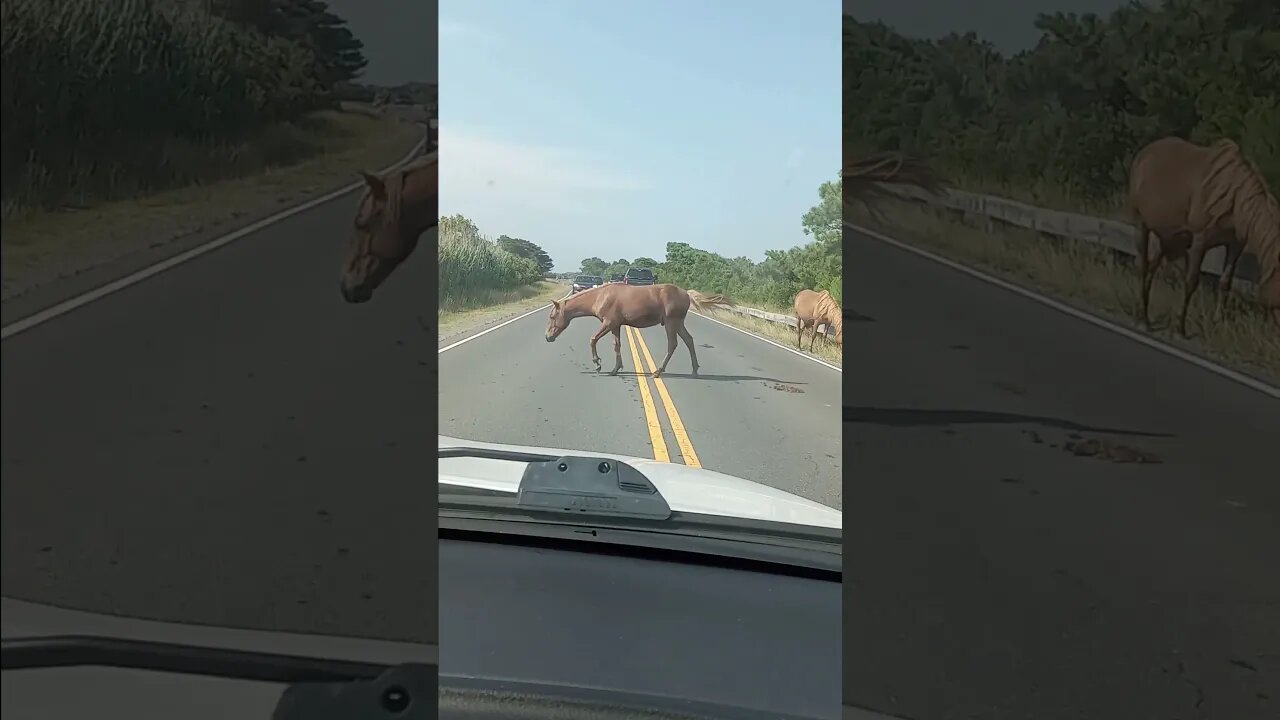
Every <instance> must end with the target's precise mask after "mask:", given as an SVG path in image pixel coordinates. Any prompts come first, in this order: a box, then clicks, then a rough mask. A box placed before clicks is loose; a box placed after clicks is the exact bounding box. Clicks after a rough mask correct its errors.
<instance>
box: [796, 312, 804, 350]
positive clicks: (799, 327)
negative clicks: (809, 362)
mask: <svg viewBox="0 0 1280 720" xmlns="http://www.w3.org/2000/svg"><path fill="white" fill-rule="evenodd" d="M796 349H797V350H803V349H804V321H803V320H801V319H800V318H796Z"/></svg>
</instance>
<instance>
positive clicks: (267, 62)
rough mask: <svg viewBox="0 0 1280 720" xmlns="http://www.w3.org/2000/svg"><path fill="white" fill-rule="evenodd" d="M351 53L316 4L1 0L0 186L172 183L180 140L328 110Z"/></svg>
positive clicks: (50, 193) (338, 27)
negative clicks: (0, 156)
mask: <svg viewBox="0 0 1280 720" xmlns="http://www.w3.org/2000/svg"><path fill="white" fill-rule="evenodd" d="M362 47H363V46H362V45H361V43H360V41H359V40H358V39H356V38H355V37H354V36H353V35H352V33H351V31H350V30H349V29H348V28H347V27H346V26H345V21H344V20H342V18H340V17H338V16H337V15H335V14H334V13H332V12H330V11H329V9H328V6H327V4H326V3H324V2H321V1H320V0H121V1H119V2H98V1H97V0H4V1H3V2H2V3H0V74H2V75H3V82H2V83H0V117H3V129H2V131H0V140H2V141H3V149H4V153H3V165H2V167H0V184H2V185H3V187H2V189H0V194H2V196H3V199H4V201H5V202H6V205H8V204H9V203H10V202H13V201H18V202H23V203H28V204H42V205H56V204H59V203H62V202H64V201H67V200H69V199H75V198H77V197H80V196H85V195H93V194H94V193H95V192H96V193H101V192H102V191H103V189H104V187H124V188H126V190H127V191H130V192H140V191H147V190H152V189H156V188H159V187H165V186H169V185H172V184H174V183H175V180H176V179H175V177H174V173H176V172H178V170H177V169H176V168H178V167H179V166H181V164H182V163H181V162H179V160H180V159H181V158H182V156H183V154H184V153H185V154H192V153H191V151H190V148H191V147H194V146H205V145H216V144H232V143H236V142H241V141H243V140H245V139H246V138H250V137H254V136H256V134H258V133H260V132H262V131H263V130H264V129H265V128H266V127H267V126H269V125H272V124H275V123H279V122H286V121H293V120H297V119H298V118H300V117H301V116H302V115H304V114H305V113H308V112H311V111H314V110H317V109H320V108H325V107H332V106H333V104H334V99H333V95H332V88H333V85H334V84H335V83H337V82H340V81H349V80H351V79H352V78H354V77H356V76H357V75H358V74H359V72H360V71H361V69H362V68H363V67H364V66H365V64H366V62H367V61H366V60H365V58H364V56H363V54H362Z"/></svg>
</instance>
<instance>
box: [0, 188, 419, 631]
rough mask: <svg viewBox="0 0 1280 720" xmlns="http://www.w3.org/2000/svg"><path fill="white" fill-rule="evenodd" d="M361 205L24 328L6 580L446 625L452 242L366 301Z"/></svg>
mask: <svg viewBox="0 0 1280 720" xmlns="http://www.w3.org/2000/svg"><path fill="white" fill-rule="evenodd" d="M354 206H355V196H354V195H349V196H344V197H342V198H340V199H338V200H335V201H333V202H330V203H327V204H324V205H321V206H319V207H317V208H314V209H311V210H309V211H306V212H303V213H301V214H299V215H296V216H293V217H291V218H288V219H285V220H283V221H281V222H280V223H278V224H276V225H273V226H270V227H267V228H264V229H263V230H261V231H259V232H257V233H255V234H253V235H250V236H247V237H245V238H243V239H241V240H238V241H237V242H235V243H232V244H231V245H229V246H227V247H224V248H222V249H219V250H217V251H215V252H213V253H210V254H208V255H205V256H202V257H199V258H197V259H195V260H193V261H191V262H188V263H186V264H184V265H181V266H178V267H177V268H174V269H172V270H169V271H168V272H164V273H162V274H160V275H157V276H154V277H152V278H150V279H147V280H145V281H143V282H141V283H139V284H136V285H133V286H131V287H128V288H126V289H123V290H121V291H119V292H116V293H114V294H112V295H109V296H107V297H105V298H103V299H101V300H99V301H97V302H94V303H92V304H90V305H87V306H84V307H81V308H80V309H77V310H75V311H73V312H71V313H69V314H67V315H63V316H61V317H58V318H56V319H54V320H52V321H50V322H47V323H45V324H43V325H39V326H37V327H35V328H32V329H30V330H28V331H26V332H24V333H21V334H18V335H15V336H13V337H10V338H8V339H6V340H4V343H3V350H2V352H3V367H4V373H3V413H4V419H3V438H4V442H3V524H2V525H3V530H2V533H3V592H4V595H5V596H7V597H13V598H19V599H23V600H30V601H34V602H42V603H49V604H54V605H59V606H64V607H69V608H75V609H84V610H91V611H96V612H102V613H113V614H119V615H128V616H135V617H142V618H149V619H160V620H172V621H182V622H189V623H201V624H214V625H227V626H234V627H241V628H253V629H277V630H288V631H297V632H322V633H329V634H334V635H348V636H360V637H369V638H381V639H393V640H405V641H426V642H434V641H435V639H436V554H435V550H434V549H435V542H436V539H435V538H436V520H435V513H434V510H433V509H434V506H435V494H436V489H435V483H434V482H433V474H432V473H433V471H434V466H435V465H434V464H435V460H434V458H433V457H432V456H431V455H430V454H429V452H430V451H431V449H432V447H431V445H432V443H428V442H426V441H424V439H423V437H422V433H423V428H425V427H429V426H430V421H431V414H430V413H431V411H432V402H431V394H432V392H433V390H434V387H435V377H434V376H433V375H432V374H431V372H430V355H429V352H431V350H432V345H433V342H432V336H431V335H430V334H429V333H428V331H427V330H426V329H425V328H424V325H423V318H422V316H423V315H424V314H427V313H430V306H431V299H430V297H428V296H426V295H425V294H424V292H423V287H424V286H426V287H431V285H430V284H429V281H430V280H431V278H430V277H429V273H430V272H431V270H432V266H431V263H430V262H429V260H430V258H429V256H426V255H424V254H423V253H422V252H421V251H420V252H419V253H418V254H417V255H416V256H414V257H412V258H410V259H409V261H408V262H407V263H406V264H405V265H404V266H402V267H401V268H400V269H399V270H397V272H396V274H395V275H393V276H392V277H391V278H390V279H389V280H388V281H387V283H386V284H385V285H384V287H383V288H381V289H380V290H379V291H378V292H377V294H376V295H375V297H374V299H373V300H372V301H371V302H369V303H367V304H364V305H348V304H346V303H344V302H343V301H342V299H341V297H340V295H339V292H338V274H339V270H340V267H341V259H342V257H343V253H344V252H345V243H346V237H345V235H344V233H345V232H346V228H349V227H350V223H351V217H352V214H353V211H354ZM432 244H433V240H432V236H431V235H428V236H427V237H425V238H424V239H423V243H422V245H423V247H427V248H430V247H431V246H432ZM427 319H428V320H429V319H430V316H429V315H428V317H427Z"/></svg>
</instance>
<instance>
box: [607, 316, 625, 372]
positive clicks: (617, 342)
mask: <svg viewBox="0 0 1280 720" xmlns="http://www.w3.org/2000/svg"><path fill="white" fill-rule="evenodd" d="M621 369H622V326H621V325H619V326H618V327H616V328H614V329H613V372H611V373H609V374H610V375H617V374H618V371H619V370H621Z"/></svg>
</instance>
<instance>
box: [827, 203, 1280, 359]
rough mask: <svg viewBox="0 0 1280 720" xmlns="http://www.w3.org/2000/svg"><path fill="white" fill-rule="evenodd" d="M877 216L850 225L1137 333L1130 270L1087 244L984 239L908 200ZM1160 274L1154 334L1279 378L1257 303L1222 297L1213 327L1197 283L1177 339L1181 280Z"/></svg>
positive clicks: (1204, 286)
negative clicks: (1222, 308) (1222, 309)
mask: <svg viewBox="0 0 1280 720" xmlns="http://www.w3.org/2000/svg"><path fill="white" fill-rule="evenodd" d="M878 210H879V214H880V215H881V216H882V218H883V220H884V222H879V221H877V220H876V219H874V218H872V217H870V216H869V215H867V214H866V213H864V212H858V213H855V214H854V216H853V217H851V218H850V220H851V221H852V222H854V223H856V224H858V225H862V226H864V227H868V228H871V229H874V230H878V231H881V232H884V233H886V234H889V235H892V236H893V237H895V238H897V239H899V240H902V241H904V242H912V243H914V244H916V245H919V246H921V247H924V248H927V249H930V250H933V251H935V252H937V253H939V254H940V255H944V256H946V257H949V258H951V259H953V260H957V261H960V262H964V263H965V264H968V265H973V266H976V267H981V268H984V269H986V270H990V271H993V272H994V274H996V275H999V276H1002V277H1005V278H1007V279H1010V280H1012V281H1015V282H1018V283H1020V284H1022V285H1026V286H1030V287H1034V288H1036V289H1038V290H1041V291H1044V292H1046V293H1048V294H1049V295H1053V296H1056V297H1059V298H1062V299H1063V300H1066V301H1069V302H1072V303H1073V304H1076V305H1079V306H1081V307H1085V308H1088V309H1090V310H1092V311H1094V312H1095V313H1097V314H1099V315H1101V316H1103V317H1106V318H1108V319H1109V320H1112V321H1113V322H1116V323H1119V324H1121V325H1124V326H1127V327H1132V328H1134V329H1138V325H1137V323H1136V321H1135V317H1136V315H1137V312H1138V307H1139V294H1138V279H1137V274H1136V271H1135V270H1134V269H1133V267H1132V266H1131V264H1130V263H1128V262H1126V261H1125V260H1121V259H1119V258H1117V256H1116V254H1115V253H1113V252H1111V251H1109V250H1106V249H1104V248H1097V247H1093V246H1090V245H1087V244H1085V243H1078V242H1077V243H1073V242H1069V241H1061V242H1053V241H1050V240H1047V239H1045V238H1043V237H1041V236H1040V235H1039V234H1037V233H1035V232H1032V231H1029V230H1023V229H1020V228H1013V227H1006V228H1004V229H1003V230H1001V231H998V232H993V233H988V232H985V231H983V230H981V229H979V228H975V227H971V226H969V225H967V224H966V223H965V222H964V221H962V220H961V219H959V218H958V217H955V216H953V215H952V214H950V213H947V212H945V211H935V210H931V209H928V208H925V207H924V206H922V205H919V204H917V203H913V202H909V201H889V202H885V203H883V204H882V205H881V206H880V207H879V209H878ZM1077 212H1079V210H1077ZM1164 270H1165V272H1164V273H1163V277H1162V278H1160V279H1158V280H1157V282H1156V283H1155V284H1153V286H1152V290H1151V318H1152V322H1153V324H1154V325H1155V329H1154V330H1153V331H1152V334H1153V335H1155V336H1157V337H1159V338H1160V339H1161V340H1164V341H1166V342H1168V343H1170V344H1172V345H1176V346H1179V347H1183V348H1186V349H1189V350H1193V351H1197V352H1200V353H1201V354H1204V355H1206V356H1209V357H1212V358H1214V359H1216V360H1218V361H1221V362H1223V363H1225V364H1228V365H1232V366H1234V367H1237V368H1239V369H1241V370H1245V371H1248V372H1252V373H1254V374H1258V375H1261V376H1264V377H1267V378H1269V379H1271V380H1272V381H1276V380H1280V332H1277V330H1276V328H1275V326H1274V325H1273V324H1271V321H1270V320H1269V319H1268V318H1267V317H1266V316H1265V315H1264V314H1263V312H1262V311H1261V308H1260V307H1259V306H1258V305H1257V304H1256V303H1254V302H1252V301H1251V300H1250V299H1246V298H1242V297H1239V296H1234V297H1231V298H1229V299H1228V305H1227V312H1226V319H1225V320H1224V321H1223V322H1221V323H1218V322H1215V321H1214V320H1213V307H1214V302H1215V300H1216V290H1217V287H1216V282H1214V281H1210V280H1203V281H1201V289H1200V292H1198V293H1197V295H1196V297H1195V299H1194V300H1193V302H1192V308H1191V311H1190V312H1189V314H1188V320H1187V328H1188V332H1189V333H1190V334H1191V335H1192V337H1191V338H1190V339H1189V340H1183V339H1181V338H1178V337H1177V336H1176V334H1175V333H1174V331H1173V325H1174V324H1175V323H1176V317H1177V310H1178V308H1179V307H1180V305H1181V297H1182V289H1181V280H1180V279H1179V278H1178V277H1177V275H1176V273H1175V271H1174V268H1171V267H1169V266H1168V265H1166V266H1165V268H1164Z"/></svg>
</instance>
